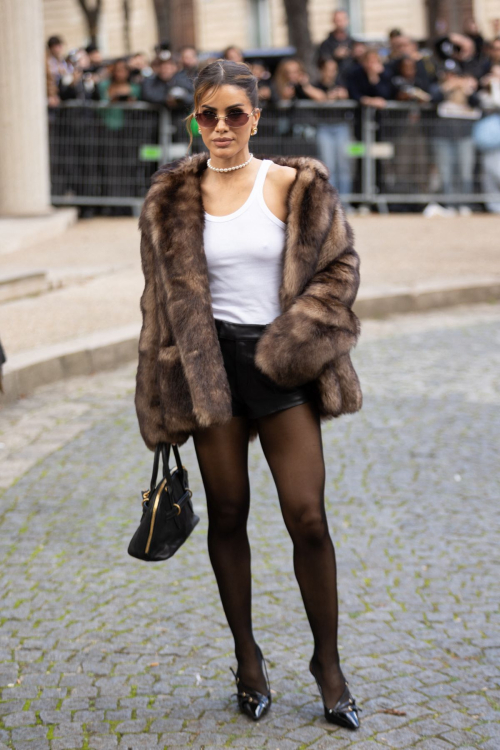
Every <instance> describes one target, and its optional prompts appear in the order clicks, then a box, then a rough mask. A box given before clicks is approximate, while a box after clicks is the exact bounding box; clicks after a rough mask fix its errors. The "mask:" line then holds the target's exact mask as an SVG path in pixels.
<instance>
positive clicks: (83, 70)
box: [59, 49, 99, 101]
mask: <svg viewBox="0 0 500 750" xmlns="http://www.w3.org/2000/svg"><path fill="white" fill-rule="evenodd" d="M68 60H69V62H70V63H71V65H72V67H73V70H72V72H71V73H66V74H64V75H63V76H62V77H61V80H60V82H59V96H60V98H61V101H67V100H68V99H80V100H81V101H98V100H99V91H98V89H97V85H96V76H95V74H94V73H93V72H92V68H91V62H90V58H89V56H88V54H87V52H86V51H85V50H84V49H78V50H72V51H71V52H70V53H69V55H68Z"/></svg>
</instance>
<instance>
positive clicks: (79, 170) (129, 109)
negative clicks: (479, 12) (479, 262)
mask: <svg viewBox="0 0 500 750" xmlns="http://www.w3.org/2000/svg"><path fill="white" fill-rule="evenodd" d="M472 126H473V121H471V120H466V121H464V120H461V121H459V122H457V121H456V120H455V119H453V118H443V117H440V116H439V115H438V113H437V112H436V108H435V107H434V106H432V105H418V104H413V103H402V102H401V103H400V102H388V103H387V106H386V107H385V109H383V110H374V109H372V108H370V107H359V106H358V105H357V104H356V103H355V102H351V101H337V102H314V101H310V100H305V101H298V102H280V103H278V105H276V106H273V107H271V106H267V105H263V108H262V114H261V118H260V121H259V130H258V135H257V136H256V137H255V138H254V139H252V140H251V148H252V150H253V151H254V152H255V153H260V154H269V155H278V156H279V155H309V156H314V157H316V158H318V159H320V160H321V161H323V162H324V163H325V165H326V166H327V168H328V170H329V172H330V181H331V183H332V184H333V185H334V186H335V187H336V188H337V189H338V190H339V193H340V195H341V196H342V199H343V200H344V201H345V202H354V203H364V204H368V205H377V206H378V207H379V209H380V210H387V205H388V204H402V205H403V206H407V205H410V204H417V203H420V204H425V203H429V202H433V201H434V202H438V201H442V202H445V203H450V204H451V203H458V204H460V203H464V204H472V203H483V202H486V203H488V201H489V202H490V203H491V204H493V203H495V202H496V204H499V205H500V191H499V186H500V175H499V174H498V172H499V170H500V159H499V158H498V156H499V155H498V153H497V152H496V153H495V154H494V157H495V158H488V155H485V156H484V157H483V156H482V155H481V154H479V153H478V152H477V151H476V149H475V148H474V145H473V142H472V138H471V132H472ZM49 137H50V158H51V178H52V201H53V203H54V204H55V205H113V206H120V205H122V206H123V205H125V206H140V205H141V203H142V201H143V199H144V195H145V193H146V192H147V190H148V188H149V185H150V180H151V176H152V174H153V173H154V172H155V171H156V170H157V169H158V167H159V166H160V165H161V164H164V163H167V162H169V161H172V160H173V159H177V158H179V157H181V156H184V155H185V154H186V153H187V152H188V135H187V131H186V128H185V121H184V116H183V115H181V114H180V113H173V114H172V113H171V112H170V111H169V110H168V109H166V108H165V107H156V106H153V105H150V104H146V103H144V102H134V103H130V104H119V105H118V104H108V103H104V102H88V103H81V102H66V103H64V104H62V105H61V106H60V107H58V108H56V109H50V110H49ZM203 150H206V149H205V146H204V144H203V141H202V138H201V136H200V135H197V136H195V137H194V139H193V146H192V153H197V152H200V151H203ZM488 169H489V170H490V172H489V173H488ZM488 177H489V180H488V179H487V178H488Z"/></svg>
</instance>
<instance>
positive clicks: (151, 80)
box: [141, 75, 173, 104]
mask: <svg viewBox="0 0 500 750" xmlns="http://www.w3.org/2000/svg"><path fill="white" fill-rule="evenodd" d="M172 81H173V78H171V79H170V80H169V81H164V80H163V79H162V78H159V77H158V76H156V75H154V76H149V77H148V78H145V79H144V80H143V82H142V87H141V99H142V100H143V101H144V102H149V103H150V104H166V103H167V96H168V93H169V91H170V89H171V88H172V86H173V83H172Z"/></svg>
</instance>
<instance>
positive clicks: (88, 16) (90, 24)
mask: <svg viewBox="0 0 500 750" xmlns="http://www.w3.org/2000/svg"><path fill="white" fill-rule="evenodd" d="M78 2H79V4H80V8H81V9H82V11H83V15H84V16H85V20H86V21H87V28H88V31H89V37H90V41H91V43H92V44H97V32H98V30H99V16H100V15H101V6H102V0H95V3H94V5H93V6H92V7H90V6H89V5H88V0H78Z"/></svg>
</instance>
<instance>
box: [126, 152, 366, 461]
mask: <svg viewBox="0 0 500 750" xmlns="http://www.w3.org/2000/svg"><path fill="white" fill-rule="evenodd" d="M257 158H263V159H264V158H267V159H272V160H273V161H274V162H275V163H276V164H285V165H288V166H290V167H295V168H296V169H297V175H296V177H295V180H294V182H293V184H292V185H291V187H290V189H289V193H288V198H287V202H288V209H289V213H288V218H287V222H286V224H287V226H286V239H285V250H284V260H283V277H282V282H281V286H280V292H279V298H280V304H281V310H282V313H281V315H279V316H278V317H277V318H276V319H275V320H274V321H272V322H271V323H270V324H269V326H268V327H267V328H266V329H265V332H264V333H263V335H262V336H261V338H260V340H259V342H258V344H257V348H256V354H255V363H256V365H257V367H259V368H260V369H261V370H262V372H264V373H265V374H266V375H268V376H269V377H270V378H272V379H273V380H274V381H275V382H276V383H278V384H279V385H281V386H284V387H294V386H298V385H301V384H303V383H306V382H308V381H314V384H315V398H316V403H317V406H318V408H319V412H320V414H321V418H322V420H325V419H330V418H331V417H337V416H339V415H340V414H344V413H347V412H355V411H358V410H359V409H360V408H361V404H362V395H361V389H360V385H359V381H358V378H357V375H356V373H355V371H354V368H353V366H352V363H351V359H350V356H349V350H350V349H351V348H352V347H353V346H354V345H355V344H356V341H357V338H358V336H359V333H360V324H359V320H358V318H357V317H356V315H355V314H354V313H353V312H352V310H351V306H352V304H353V302H354V299H355V297H356V294H357V291H358V286H359V256H358V254H357V253H356V251H355V250H354V248H353V235H352V231H351V228H350V226H349V224H348V223H347V221H346V218H345V215H344V211H343V209H342V207H341V204H340V202H339V198H338V195H337V192H336V191H335V190H334V188H332V187H331V185H330V184H329V182H328V172H327V170H326V167H325V166H324V165H323V164H322V162H320V161H319V160H317V159H314V158H311V157H304V156H276V157H270V156H267V155H262V156H258V157H257ZM206 162H207V154H206V153H202V154H197V155H194V156H187V157H184V158H182V159H179V160H177V162H174V163H173V164H170V165H167V166H166V167H164V168H162V169H161V170H160V171H159V172H157V173H156V175H155V177H154V180H153V184H152V186H151V188H150V190H149V192H148V194H147V196H146V200H145V202H144V206H143V209H142V213H141V218H140V222H139V226H140V229H141V258H142V268H143V272H144V277H145V287H144V292H143V294H142V297H141V311H142V316H143V325H142V329H141V335H140V340H139V364H138V369H137V381H136V394H135V405H136V410H137V417H138V420H139V427H140V430H141V434H142V437H143V439H144V441H145V443H146V445H147V446H148V447H149V448H151V449H153V448H154V446H155V445H156V443H157V442H159V441H167V442H173V443H177V444H179V445H182V444H183V443H185V442H186V440H187V439H188V438H189V436H190V435H191V434H192V432H193V430H195V429H196V428H197V427H205V426H209V425H215V424H224V423H227V422H228V421H229V420H230V419H231V393H230V389H229V383H228V380H227V376H226V372H225V369H224V364H223V360H222V353H221V349H220V345H219V341H218V338H217V332H216V328H215V324H214V319H213V312H212V304H211V297H210V287H209V282H208V274H207V262H206V256H205V252H204V249H203V228H204V208H203V202H202V197H201V186H200V179H199V178H200V174H201V173H202V172H203V170H204V169H206V168H207V166H206ZM256 435H257V430H256V425H255V423H254V422H253V421H252V422H251V424H250V440H254V439H255V437H256Z"/></svg>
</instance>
